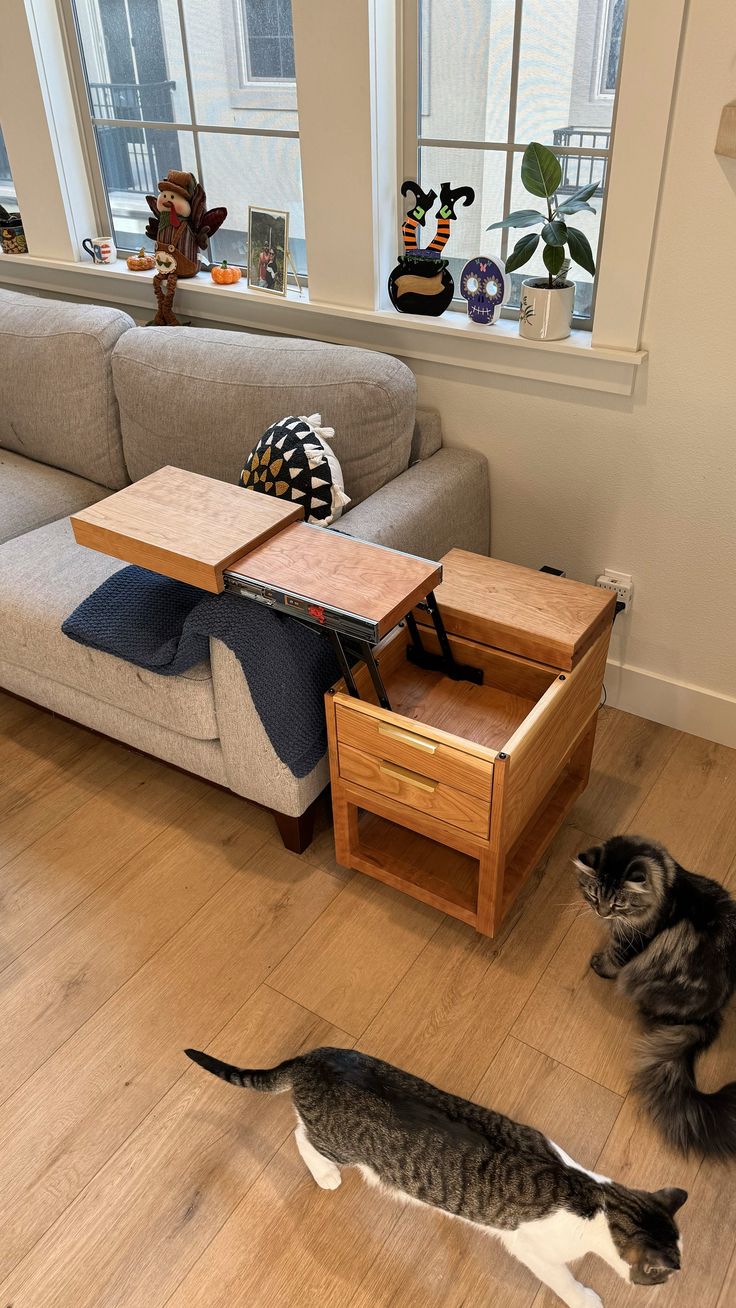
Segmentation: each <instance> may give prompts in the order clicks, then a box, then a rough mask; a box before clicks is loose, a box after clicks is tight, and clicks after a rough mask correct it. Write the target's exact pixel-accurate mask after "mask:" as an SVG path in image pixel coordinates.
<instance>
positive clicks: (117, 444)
mask: <svg viewBox="0 0 736 1308" xmlns="http://www.w3.org/2000/svg"><path fill="white" fill-rule="evenodd" d="M133 325H134V324H133V319H132V318H130V317H129V316H128V314H127V313H122V312H121V311H120V310H119V309H106V308H102V307H99V306H97V305H91V304H67V303H65V302H64V301H63V300H42V299H40V298H39V297H38V296H34V295H19V294H18V293H17V292H16V291H5V290H2V289H0V445H2V446H4V447H5V449H8V450H15V452H16V453H17V454H23V455H24V456H25V457H26V458H28V459H36V460H37V461H38V462H39V463H48V464H50V466H51V467H53V468H64V469H66V471H67V472H74V473H76V474H77V476H79V477H86V478H87V479H88V480H89V481H94V482H97V483H98V485H100V486H109V487H110V488H111V489H112V490H118V489H119V488H120V487H121V486H126V485H127V483H128V481H129V480H130V479H129V477H128V474H127V470H126V467H125V460H124V458H123V445H122V439H121V435H120V419H119V416H118V406H117V401H116V399H115V392H114V390H113V384H112V369H111V365H110V358H111V355H112V351H113V348H114V346H115V344H116V342H117V341H118V340H119V339H120V337H121V336H122V335H123V334H124V333H126V332H127V331H128V329H129V328H131V327H133Z"/></svg>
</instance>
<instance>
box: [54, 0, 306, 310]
mask: <svg viewBox="0 0 736 1308" xmlns="http://www.w3.org/2000/svg"><path fill="white" fill-rule="evenodd" d="M58 3H59V11H60V15H61V19H62V24H63V33H64V38H65V43H66V49H67V60H68V66H69V71H70V73H71V79H72V84H73V88H74V97H75V104H76V109H77V118H78V121H79V126H80V130H81V133H82V136H83V138H84V144H85V152H86V158H87V170H88V176H89V181H90V185H91V188H92V191H93V195H94V201H93V202H94V208H95V213H96V215H97V217H98V220H99V223H102V224H103V227H109V230H110V231H113V230H114V224H113V216H112V210H111V205H110V197H109V193H108V189H107V186H106V183H105V177H104V172H103V168H102V160H101V158H100V153H99V146H98V139H97V134H96V131H95V128H96V127H100V126H109V127H133V128H140V129H146V128H149V129H161V130H164V131H171V132H182V133H183V134H185V135H186V136H188V137H190V138H191V141H192V146H193V151H194V157H195V160H196V170H197V176H198V177H202V176H203V169H202V159H201V153H200V145H199V137H200V136H201V135H207V134H211V135H223V136H225V135H231V136H258V137H266V138H268V137H277V138H279V139H290V140H299V130H298V128H296V129H292V128H286V127H284V128H266V127H248V126H246V125H242V126H238V127H227V126H222V125H217V124H209V123H201V122H199V121H198V119H197V108H196V100H195V96H194V90H193V84H192V71H191V62H190V58H189V44H188V34H187V30H186V24H185V21H184V12H183V4H182V3H181V0H180V3H179V19H180V32H181V44H182V54H183V61H184V70H185V77H186V88H187V100H188V107H189V115H190V121H189V122H188V123H182V122H155V121H153V120H151V121H149V120H148V119H146V120H139V119H125V118H99V117H93V115H92V110H91V104H90V97H89V91H88V87H87V75H86V69H85V65H84V56H83V53H82V48H81V38H80V37H79V34H78V28H77V21H76V16H75V11H74V0H58ZM251 85H252V86H253V87H254V88H255V87H260V86H263V88H264V90H265V89H267V88H268V87H269V85H270V84H269V83H268V82H265V81H264V82H263V83H260V82H257V83H251ZM286 86H287V87H288V93H289V97H290V101H291V102H290V103H287V104H284V105H275V104H271V103H264V97H263V95H261V94H260V93H258V92H256V100H257V102H258V103H257V107H258V108H262V109H276V108H282V107H283V108H289V109H293V108H295V101H296V89H295V83H294V82H289V83H287V84H286ZM242 107H255V105H254V106H250V105H248V106H242ZM103 227H99V230H103ZM121 248H122V249H125V250H127V249H128V247H127V246H125V247H121ZM133 248H134V247H133V246H131V247H130V249H133ZM241 266H242V267H245V265H244V264H243V265H241ZM287 280H288V282H289V283H294V275H293V271H292V269H291V267H290V266H289V267H288V269H287ZM299 280H300V282H301V283H302V284H303V285H304V286H307V285H308V274H307V273H300V274H299Z"/></svg>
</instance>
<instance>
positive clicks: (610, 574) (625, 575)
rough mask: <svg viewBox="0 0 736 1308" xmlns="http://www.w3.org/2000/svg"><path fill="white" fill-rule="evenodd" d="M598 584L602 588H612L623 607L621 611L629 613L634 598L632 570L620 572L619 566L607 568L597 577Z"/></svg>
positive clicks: (596, 582)
mask: <svg viewBox="0 0 736 1308" xmlns="http://www.w3.org/2000/svg"><path fill="white" fill-rule="evenodd" d="M595 584H596V586H599V587H600V589H601V590H612V591H613V593H614V594H615V595H616V596H617V598H618V600H619V603H621V604H623V606H624V607H623V608H622V609H620V610H619V612H621V613H628V611H629V609H630V608H631V601H632V600H633V598H634V583H633V581H632V580H631V573H630V572H619V571H618V569H617V568H605V569H604V570H603V572H602V573H601V575H600V577H596V581H595Z"/></svg>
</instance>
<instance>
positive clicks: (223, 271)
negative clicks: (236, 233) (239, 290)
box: [211, 259, 243, 286]
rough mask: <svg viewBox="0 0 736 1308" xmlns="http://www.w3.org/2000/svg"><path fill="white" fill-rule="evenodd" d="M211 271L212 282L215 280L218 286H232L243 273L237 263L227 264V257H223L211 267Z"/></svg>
mask: <svg viewBox="0 0 736 1308" xmlns="http://www.w3.org/2000/svg"><path fill="white" fill-rule="evenodd" d="M211 273H212V280H213V282H216V283H217V285H218V286H233V285H234V284H235V282H239V281H240V278H241V277H242V275H243V274H242V272H241V270H240V268H238V267H237V265H234V264H229V263H228V261H227V259H223V261H222V263H221V264H218V265H216V266H215V267H214V268H212V269H211Z"/></svg>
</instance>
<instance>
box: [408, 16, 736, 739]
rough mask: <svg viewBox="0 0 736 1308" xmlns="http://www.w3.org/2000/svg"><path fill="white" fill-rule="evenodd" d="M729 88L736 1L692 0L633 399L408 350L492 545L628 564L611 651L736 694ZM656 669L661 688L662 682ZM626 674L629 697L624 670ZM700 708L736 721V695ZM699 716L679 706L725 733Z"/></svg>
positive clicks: (673, 710) (547, 558)
mask: <svg viewBox="0 0 736 1308" xmlns="http://www.w3.org/2000/svg"><path fill="white" fill-rule="evenodd" d="M734 94H736V6H735V5H734V4H733V3H732V2H731V0H691V4H690V11H689V15H688V20H687V25H686V30H685V36H684V43H683V51H682V60H681V70H680V78H679V84H678V88H677V92H676V99H675V107H674V114H673V121H672V126H671V135H670V145H669V152H668V157H667V161H666V168H665V173H664V181H663V193H662V199H661V205H660V215H659V224H658V232H657V236H656V244H655V254H654V261H653V268H652V274H651V278H650V287H649V294H648V301H647V309H646V315H645V326H644V335H643V345H644V347H645V348H647V349H648V350H649V351H650V352H651V353H650V359H649V361H648V363H647V364H646V365H645V366H644V368H643V369H642V370H641V372H642V374H643V375H642V376H641V377H640V380H639V384H638V386H637V391H636V394H635V396H634V397H633V399H631V400H628V399H619V398H618V397H615V396H605V395H599V394H593V393H583V392H581V391H573V390H566V389H563V388H561V387H552V388H547V387H543V386H541V385H537V384H536V383H531V382H530V383H528V384H525V383H523V382H519V381H508V382H505V381H499V379H498V378H497V377H491V376H488V377H486V376H485V375H482V374H478V373H473V374H469V373H468V374H465V375H462V376H461V375H460V374H458V373H457V371H455V370H449V369H445V370H442V369H440V368H436V367H434V366H432V365H430V364H421V363H418V364H416V365H414V370H415V372H416V375H417V379H418V383H419V392H420V399H421V401H423V402H424V403H427V404H434V405H436V406H437V407H438V408H439V409H440V410H441V412H442V418H443V424H444V431H445V436H446V440H447V441H448V443H451V444H455V445H463V446H472V447H473V448H475V449H477V450H481V451H482V452H483V453H484V454H485V455H487V457H488V461H489V465H490V470H491V476H492V500H493V551H494V553H495V554H497V555H499V556H500V557H501V558H506V559H511V560H514V561H516V562H518V563H524V564H529V565H531V566H534V567H536V566H539V565H541V564H543V563H551V564H558V565H560V566H562V567H565V568H566V569H567V570H568V573H569V575H570V576H573V577H577V578H580V579H581V580H586V581H590V580H592V579H593V578H594V577H595V576H596V575H597V573H598V572H600V571H601V570H602V569H603V568H604V567H618V568H620V569H623V570H625V571H627V572H631V573H632V574H633V575H634V579H635V585H636V594H635V598H634V607H633V612H632V614H631V616H630V617H629V618H628V619H626V620H625V626H624V625H622V627H621V630H620V631H618V632H617V633H616V636H615V640H614V648H613V651H612V652H613V654H614V657H616V658H618V659H620V660H622V661H623V662H625V663H626V664H628V665H631V666H633V667H636V668H641V669H645V670H647V671H649V672H651V673H654V674H656V675H657V676H659V677H664V678H667V679H669V680H674V681H677V682H685V683H692V684H693V685H695V686H699V687H702V688H704V689H706V690H708V691H710V692H714V693H715V694H716V695H721V696H726V697H734V696H736V315H735V314H734V312H733V305H734V303H736V258H735V257H734V250H735V248H736V161H732V160H731V161H729V160H725V159H719V158H717V157H716V156H715V155H714V154H713V146H714V144H715V137H716V129H717V125H718V120H719V115H720V111H721V107H722V105H723V104H724V103H725V102H726V101H728V100H730V99H733V96H734ZM631 221H632V224H635V223H636V202H635V197H632V205H631ZM620 272H621V276H622V277H623V276H625V275H626V269H625V267H622V268H621V270H620ZM620 622H621V620H620V619H619V621H618V622H617V627H618V626H619V623H620ZM647 684H649V690H650V692H651V695H652V703H653V702H654V699H656V697H657V693H658V690H659V689H661V688H658V687H657V685H656V684H655V683H653V682H652V683H647ZM638 685H639V690H641V689H642V686H645V683H643V682H641V679H639V683H638ZM629 689H630V692H631V695H630V699H631V696H633V697H634V698H635V692H636V688H635V687H634V686H633V681H632V679H630V681H629ZM622 698H623V699H624V700H625V699H626V694H625V693H624V694H623V695H622ZM645 698H646V696H645ZM684 698H687V697H684ZM696 699H697V697H690V703H691V704H694V703H695V702H696ZM665 700H666V704H665V707H664V708H660V709H658V710H657V711H653V712H651V714H650V715H651V716H654V717H657V716H661V717H667V715H669V717H670V720H672V718H673V716H674V717H676V716H677V703H678V702H680V701H682V700H683V696H682V695H681V693H680V692H676V691H672V692H671V693H670V694H669V697H668V696H665ZM667 705H669V707H667ZM701 706H702V707H703V711H704V712H706V710H709V711H710V712H711V713H712V714H714V715H715V717H714V719H713V720H714V721H716V718H717V716H718V714H719V713H722V714H724V715H725V716H726V717H729V720H730V722H731V727H730V730H731V731H733V730H736V701H734V702H732V703H730V704H729V703H728V702H727V701H723V700H720V701H719V700H718V699H713V700H711V701H709V703H708V705H705V701H702V700H701ZM632 707H633V704H632ZM637 711H640V712H644V711H646V705H645V704H641V705H639V706H638V707H637ZM706 716H707V712H706ZM704 721H705V719H703V721H700V720H699V719H698V718H697V713H694V715H693V717H692V720H690V719H688V718H687V713H686V714H685V718H684V719H682V722H684V724H686V725H689V728H690V729H691V730H693V731H697V730H701V731H702V734H713V735H714V737H715V736H716V735H717V734H718V733H717V732H716V731H715V730H712V731H706V730H705V729H704V725H703V723H704ZM724 734H725V733H724V732H721V738H723V735H724Z"/></svg>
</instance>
